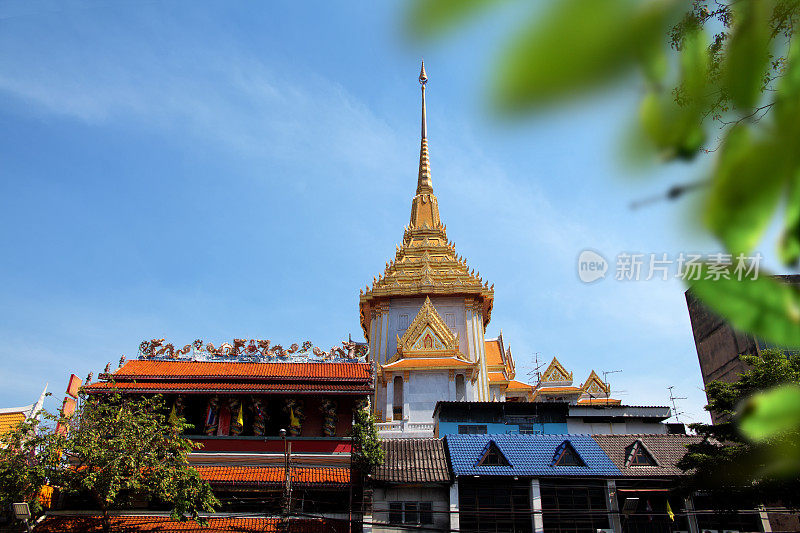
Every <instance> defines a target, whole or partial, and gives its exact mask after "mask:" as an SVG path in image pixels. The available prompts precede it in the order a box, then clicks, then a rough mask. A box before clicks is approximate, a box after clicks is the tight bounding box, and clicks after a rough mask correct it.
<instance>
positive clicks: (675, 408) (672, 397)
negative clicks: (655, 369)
mask: <svg viewBox="0 0 800 533" xmlns="http://www.w3.org/2000/svg"><path fill="white" fill-rule="evenodd" d="M674 388H675V386H674V385H670V386H669V387H667V389H669V401H670V403H672V412H673V413H674V415H675V422H678V423H680V421H681V419H680V415H682V414H684V412H683V411H679V410H678V405H677V404H676V403H675V400H685V399H686V396H675V395H674V394H673V392H672V389H674Z"/></svg>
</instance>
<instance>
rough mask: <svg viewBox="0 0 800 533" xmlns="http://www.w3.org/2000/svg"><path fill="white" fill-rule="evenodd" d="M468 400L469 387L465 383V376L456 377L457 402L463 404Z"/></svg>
mask: <svg viewBox="0 0 800 533" xmlns="http://www.w3.org/2000/svg"><path fill="white" fill-rule="evenodd" d="M466 399H467V386H466V384H465V382H464V375H463V374H459V375H457V376H456V401H457V402H463V401H466Z"/></svg>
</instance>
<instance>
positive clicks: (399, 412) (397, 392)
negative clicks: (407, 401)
mask: <svg viewBox="0 0 800 533" xmlns="http://www.w3.org/2000/svg"><path fill="white" fill-rule="evenodd" d="M392 419H394V420H402V419H403V376H395V377H394V400H393V402H392Z"/></svg>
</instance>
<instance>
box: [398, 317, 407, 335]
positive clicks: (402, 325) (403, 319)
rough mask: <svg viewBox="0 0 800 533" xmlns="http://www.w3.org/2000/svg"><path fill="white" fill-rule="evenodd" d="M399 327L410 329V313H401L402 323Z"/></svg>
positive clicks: (400, 328)
mask: <svg viewBox="0 0 800 533" xmlns="http://www.w3.org/2000/svg"><path fill="white" fill-rule="evenodd" d="M397 329H399V330H401V331H402V330H405V329H408V315H400V325H399V326H398V328H397Z"/></svg>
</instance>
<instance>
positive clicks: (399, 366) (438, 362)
mask: <svg viewBox="0 0 800 533" xmlns="http://www.w3.org/2000/svg"><path fill="white" fill-rule="evenodd" d="M471 366H475V363H470V362H469V361H464V360H463V359H456V358H455V357H409V358H404V359H399V360H397V361H395V362H394V363H389V364H388V365H383V368H384V370H403V369H410V368H464V367H471Z"/></svg>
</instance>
